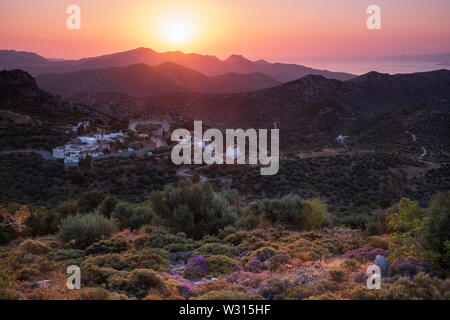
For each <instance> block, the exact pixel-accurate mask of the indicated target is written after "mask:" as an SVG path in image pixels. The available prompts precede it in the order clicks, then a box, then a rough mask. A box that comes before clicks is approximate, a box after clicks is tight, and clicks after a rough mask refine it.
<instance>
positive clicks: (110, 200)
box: [98, 196, 119, 218]
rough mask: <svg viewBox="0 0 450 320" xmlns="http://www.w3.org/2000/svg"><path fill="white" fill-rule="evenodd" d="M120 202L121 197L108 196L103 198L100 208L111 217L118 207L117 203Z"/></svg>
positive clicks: (106, 215) (105, 214)
mask: <svg viewBox="0 0 450 320" xmlns="http://www.w3.org/2000/svg"><path fill="white" fill-rule="evenodd" d="M118 203H119V199H117V198H116V197H115V196H108V197H106V198H105V200H103V202H102V203H101V204H100V206H99V207H98V209H99V210H100V212H101V213H102V214H103V215H104V216H105V217H108V218H110V217H111V213H113V211H114V209H116V206H117V204H118Z"/></svg>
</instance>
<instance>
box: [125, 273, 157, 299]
mask: <svg viewBox="0 0 450 320" xmlns="http://www.w3.org/2000/svg"><path fill="white" fill-rule="evenodd" d="M163 287H164V281H163V279H161V277H160V276H159V275H158V274H157V273H156V272H155V271H153V270H151V269H136V270H134V271H133V272H132V273H131V274H130V281H129V282H128V285H127V292H128V293H129V294H130V295H132V296H135V297H137V298H139V299H142V298H144V297H145V296H147V295H148V294H149V291H150V290H156V291H160V290H162V289H163Z"/></svg>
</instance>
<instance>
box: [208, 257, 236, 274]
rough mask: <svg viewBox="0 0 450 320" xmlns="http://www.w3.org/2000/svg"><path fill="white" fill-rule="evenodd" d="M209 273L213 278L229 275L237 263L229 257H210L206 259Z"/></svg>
mask: <svg viewBox="0 0 450 320" xmlns="http://www.w3.org/2000/svg"><path fill="white" fill-rule="evenodd" d="M206 261H207V262H208V267H209V270H210V273H211V274H212V275H213V276H220V275H222V274H231V273H232V272H233V269H234V267H235V266H237V265H238V262H237V261H236V260H234V259H231V258H230V257H227V256H224V255H217V256H211V257H208V259H206Z"/></svg>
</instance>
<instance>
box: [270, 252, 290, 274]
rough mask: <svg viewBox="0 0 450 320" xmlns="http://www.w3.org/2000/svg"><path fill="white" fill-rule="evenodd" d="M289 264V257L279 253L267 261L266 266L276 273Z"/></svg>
mask: <svg viewBox="0 0 450 320" xmlns="http://www.w3.org/2000/svg"><path fill="white" fill-rule="evenodd" d="M288 262H289V256H288V255H286V254H284V253H279V254H276V255H274V256H273V257H270V258H269V259H268V260H267V261H265V262H264V266H265V267H266V268H267V269H268V270H270V271H275V270H277V269H279V268H280V267H281V266H283V265H285V264H287V263H288Z"/></svg>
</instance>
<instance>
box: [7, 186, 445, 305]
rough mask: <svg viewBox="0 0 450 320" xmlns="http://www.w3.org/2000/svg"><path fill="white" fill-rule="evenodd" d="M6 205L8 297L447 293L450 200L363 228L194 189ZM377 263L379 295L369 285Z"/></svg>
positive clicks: (383, 216)
mask: <svg viewBox="0 0 450 320" xmlns="http://www.w3.org/2000/svg"><path fill="white" fill-rule="evenodd" d="M0 209H1V212H2V216H3V217H5V216H9V217H12V218H17V219H15V220H14V219H13V221H16V223H15V224H14V225H13V226H8V227H2V229H1V233H0V235H1V241H2V242H3V243H4V245H3V246H2V247H0V261H1V264H0V298H2V299H102V300H103V299H117V300H118V299H123V300H126V299H149V300H154V299H182V300H184V299H221V300H224V299H225V300H226V299H449V298H450V296H449V294H450V283H449V281H448V280H444V279H445V278H446V276H447V274H448V270H449V266H450V265H449V262H450V261H449V247H448V244H449V234H448V227H449V213H450V193H443V194H439V195H436V196H435V197H434V198H433V199H432V201H431V204H430V206H429V207H427V208H420V206H419V204H418V203H416V202H413V201H410V200H408V199H402V200H401V201H400V202H399V203H397V204H395V205H394V206H392V207H390V208H388V209H385V210H381V211H377V212H374V213H373V214H372V215H370V220H369V221H368V222H367V223H366V224H365V225H364V226H363V227H362V229H360V230H348V229H345V228H342V227H341V228H338V227H339V226H343V224H342V223H340V222H337V221H336V220H335V219H334V217H333V216H331V215H330V214H329V213H328V211H327V208H326V206H325V205H323V204H322V203H321V202H320V201H318V200H317V199H310V200H305V199H302V198H300V197H299V196H296V195H290V196H288V197H283V198H273V199H267V200H263V201H256V202H251V203H246V202H242V201H240V200H239V197H237V196H236V194H227V193H215V192H214V191H213V189H212V187H211V186H210V185H208V184H191V183H181V184H178V185H171V186H166V187H165V188H164V190H163V191H158V192H154V193H152V194H151V196H150V201H147V202H143V203H138V204H130V203H124V202H120V201H118V200H117V199H116V198H114V197H111V196H106V195H105V194H103V193H101V192H98V191H91V192H88V193H85V194H83V195H81V197H79V198H77V199H74V200H73V201H70V202H67V203H65V204H64V205H62V206H61V207H59V209H58V210H45V209H42V208H39V207H31V206H20V205H10V206H6V207H5V206H2V207H1V208H0ZM77 212H78V213H77ZM19 217H20V219H19ZM374 263H375V264H377V265H378V266H380V270H381V272H382V282H381V289H380V290H369V289H368V288H367V284H366V283H367V277H368V276H367V273H366V269H367V267H368V266H370V265H372V264H374ZM69 265H78V266H80V267H81V270H82V271H81V282H82V289H81V290H79V291H78V290H68V289H67V287H66V286H65V280H66V274H65V271H66V268H67V267H68V266H69Z"/></svg>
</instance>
